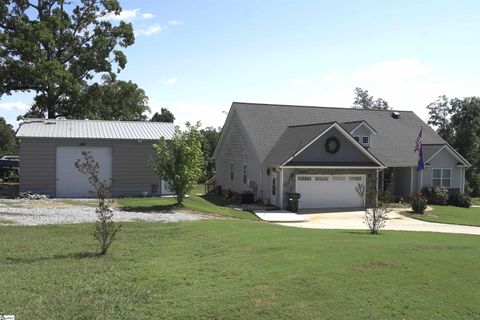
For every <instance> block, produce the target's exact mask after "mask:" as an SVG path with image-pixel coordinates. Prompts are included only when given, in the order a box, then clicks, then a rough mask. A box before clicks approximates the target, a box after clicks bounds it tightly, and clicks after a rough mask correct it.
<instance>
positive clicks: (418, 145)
mask: <svg viewBox="0 0 480 320" xmlns="http://www.w3.org/2000/svg"><path fill="white" fill-rule="evenodd" d="M422 131H423V128H421V129H420V133H419V134H418V137H417V140H415V148H414V149H413V153H414V154H415V153H417V152H420V150H421V149H422Z"/></svg>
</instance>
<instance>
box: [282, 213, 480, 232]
mask: <svg viewBox="0 0 480 320" xmlns="http://www.w3.org/2000/svg"><path fill="white" fill-rule="evenodd" d="M400 212H401V211H400V210H394V211H392V212H390V213H389V214H388V218H389V219H388V221H387V222H386V224H385V228H384V230H397V231H426V232H444V233H464V234H475V235H480V227H470V226H460V225H453V224H444V223H434V222H426V221H421V220H416V219H412V218H409V217H406V216H404V215H402V214H400ZM302 216H305V217H306V218H308V221H306V222H297V223H277V224H280V225H283V226H289V227H297V228H310V229H355V230H366V229H367V226H366V224H365V223H364V221H363V217H364V212H363V211H350V212H332V213H312V214H303V215H302Z"/></svg>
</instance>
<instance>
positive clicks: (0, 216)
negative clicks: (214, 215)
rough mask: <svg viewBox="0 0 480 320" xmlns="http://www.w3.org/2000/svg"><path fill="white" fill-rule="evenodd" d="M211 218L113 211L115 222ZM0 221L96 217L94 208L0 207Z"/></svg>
mask: <svg viewBox="0 0 480 320" xmlns="http://www.w3.org/2000/svg"><path fill="white" fill-rule="evenodd" d="M209 218H211V217H210V216H208V215H203V214H198V213H190V212H177V211H176V212H175V213H163V212H131V211H120V210H115V212H114V217H113V220H115V221H158V222H178V221H192V220H202V219H209ZM1 220H8V221H12V222H14V223H15V224H17V225H29V226H33V225H42V224H72V223H86V222H95V221H96V220H97V215H96V213H95V208H93V207H86V206H85V207H83V206H72V207H64V208H22V207H6V206H5V207H4V206H0V223H1Z"/></svg>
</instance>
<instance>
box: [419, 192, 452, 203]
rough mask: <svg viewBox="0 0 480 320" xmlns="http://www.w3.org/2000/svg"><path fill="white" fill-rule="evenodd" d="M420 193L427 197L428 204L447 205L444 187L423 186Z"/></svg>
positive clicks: (446, 193)
mask: <svg viewBox="0 0 480 320" xmlns="http://www.w3.org/2000/svg"><path fill="white" fill-rule="evenodd" d="M422 194H423V195H425V197H426V198H427V202H428V204H439V205H443V206H444V205H447V204H448V190H447V189H444V188H436V187H424V188H423V189H422Z"/></svg>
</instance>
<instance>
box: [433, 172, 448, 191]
mask: <svg viewBox="0 0 480 320" xmlns="http://www.w3.org/2000/svg"><path fill="white" fill-rule="evenodd" d="M432 186H434V187H437V188H450V187H451V186H452V169H450V168H447V169H432Z"/></svg>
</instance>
